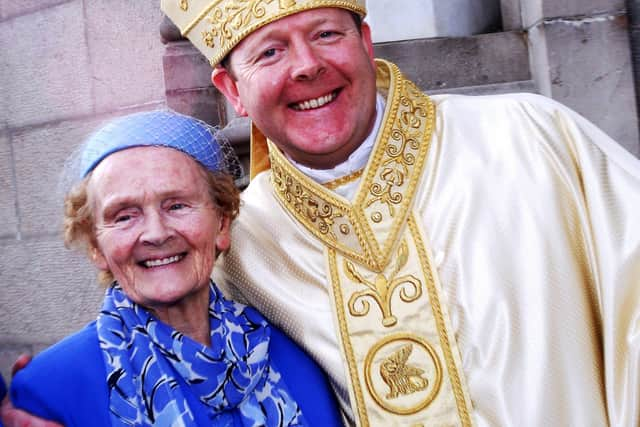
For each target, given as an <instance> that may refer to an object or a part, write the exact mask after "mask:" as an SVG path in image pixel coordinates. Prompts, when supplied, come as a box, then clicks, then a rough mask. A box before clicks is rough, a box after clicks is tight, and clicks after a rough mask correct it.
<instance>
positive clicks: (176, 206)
mask: <svg viewBox="0 0 640 427" xmlns="http://www.w3.org/2000/svg"><path fill="white" fill-rule="evenodd" d="M184 208H185V205H184V203H174V204H172V205H171V206H170V207H169V210H172V211H177V210H180V209H184Z"/></svg>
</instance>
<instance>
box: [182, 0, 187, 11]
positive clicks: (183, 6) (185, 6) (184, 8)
mask: <svg viewBox="0 0 640 427" xmlns="http://www.w3.org/2000/svg"><path fill="white" fill-rule="evenodd" d="M180 9H182V10H183V11H185V12H186V11H187V10H189V1H188V0H180Z"/></svg>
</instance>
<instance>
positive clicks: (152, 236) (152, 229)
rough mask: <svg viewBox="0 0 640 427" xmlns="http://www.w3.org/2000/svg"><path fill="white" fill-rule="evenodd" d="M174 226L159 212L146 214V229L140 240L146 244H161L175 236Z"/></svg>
mask: <svg viewBox="0 0 640 427" xmlns="http://www.w3.org/2000/svg"><path fill="white" fill-rule="evenodd" d="M173 234H174V232H173V228H172V227H171V226H170V225H168V224H167V221H166V219H165V218H164V217H163V216H162V214H161V213H159V212H155V211H153V212H147V213H146V214H145V221H144V230H143V231H142V234H141V235H140V240H141V241H142V243H143V244H145V245H152V246H160V245H162V244H164V243H165V242H166V241H167V240H169V239H171V237H173Z"/></svg>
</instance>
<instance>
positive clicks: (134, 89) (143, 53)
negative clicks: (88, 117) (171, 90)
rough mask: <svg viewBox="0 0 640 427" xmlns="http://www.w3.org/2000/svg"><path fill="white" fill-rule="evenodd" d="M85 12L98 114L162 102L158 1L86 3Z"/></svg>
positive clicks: (113, 0) (117, 0)
mask: <svg viewBox="0 0 640 427" xmlns="http://www.w3.org/2000/svg"><path fill="white" fill-rule="evenodd" d="M85 7H86V25H87V39H88V45H89V55H90V58H91V71H92V79H93V82H94V94H95V102H96V108H97V110H98V111H99V112H100V111H111V110H114V109H117V108H119V107H123V106H129V105H138V104H145V103H148V102H157V101H160V100H162V99H163V97H164V84H163V78H162V53H163V51H164V46H163V45H162V43H161V41H160V34H159V30H158V27H159V24H160V22H161V21H162V16H163V15H162V12H161V11H160V2H159V1H157V0H136V1H131V0H110V1H107V2H103V1H90V2H85Z"/></svg>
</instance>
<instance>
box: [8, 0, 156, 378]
mask: <svg viewBox="0 0 640 427" xmlns="http://www.w3.org/2000/svg"><path fill="white" fill-rule="evenodd" d="M161 19H162V13H161V11H160V9H159V1H158V0H135V1H131V0H109V1H100V0H73V1H55V0H23V1H15V0H0V66H1V68H0V70H1V71H0V372H1V373H2V374H3V376H4V377H5V378H8V376H7V374H8V372H9V369H10V366H11V364H12V363H13V360H14V359H15V357H16V356H17V355H18V354H19V353H20V352H23V351H38V350H40V349H41V348H42V347H44V346H46V345H49V344H51V343H52V342H55V341H57V340H59V339H60V338H62V337H63V336H65V335H67V334H69V333H71V332H73V331H74V330H76V329H78V328H79V327H81V326H82V325H83V324H84V323H85V322H87V321H88V320H89V319H92V318H94V317H95V314H96V312H97V309H98V308H99V302H100V301H101V299H102V290H101V289H99V287H98V285H97V284H96V282H95V280H94V271H93V269H92V268H91V267H90V266H89V265H88V263H87V262H86V261H85V260H84V257H83V256H81V255H76V254H74V253H72V252H71V251H68V250H66V249H65V248H64V247H63V245H62V239H61V237H60V218H61V203H60V202H61V196H60V195H59V193H58V192H57V189H56V187H57V182H58V176H59V173H60V171H61V169H62V165H63V162H64V160H65V158H66V157H67V155H68V154H69V153H70V151H71V150H72V148H73V147H74V146H75V145H76V144H77V143H79V141H81V140H82V139H83V138H84V137H85V136H86V135H88V134H89V133H90V132H91V130H92V129H95V127H97V126H98V125H99V124H101V123H102V122H104V121H105V120H107V119H109V118H112V117H115V116H118V115H122V114H124V113H128V112H132V111H138V110H146V109H152V108H156V107H159V106H162V105H164V104H165V96H164V79H163V71H162V55H163V52H164V46H163V45H162V44H161V42H160V38H159V36H158V26H159V23H160V21H161Z"/></svg>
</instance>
